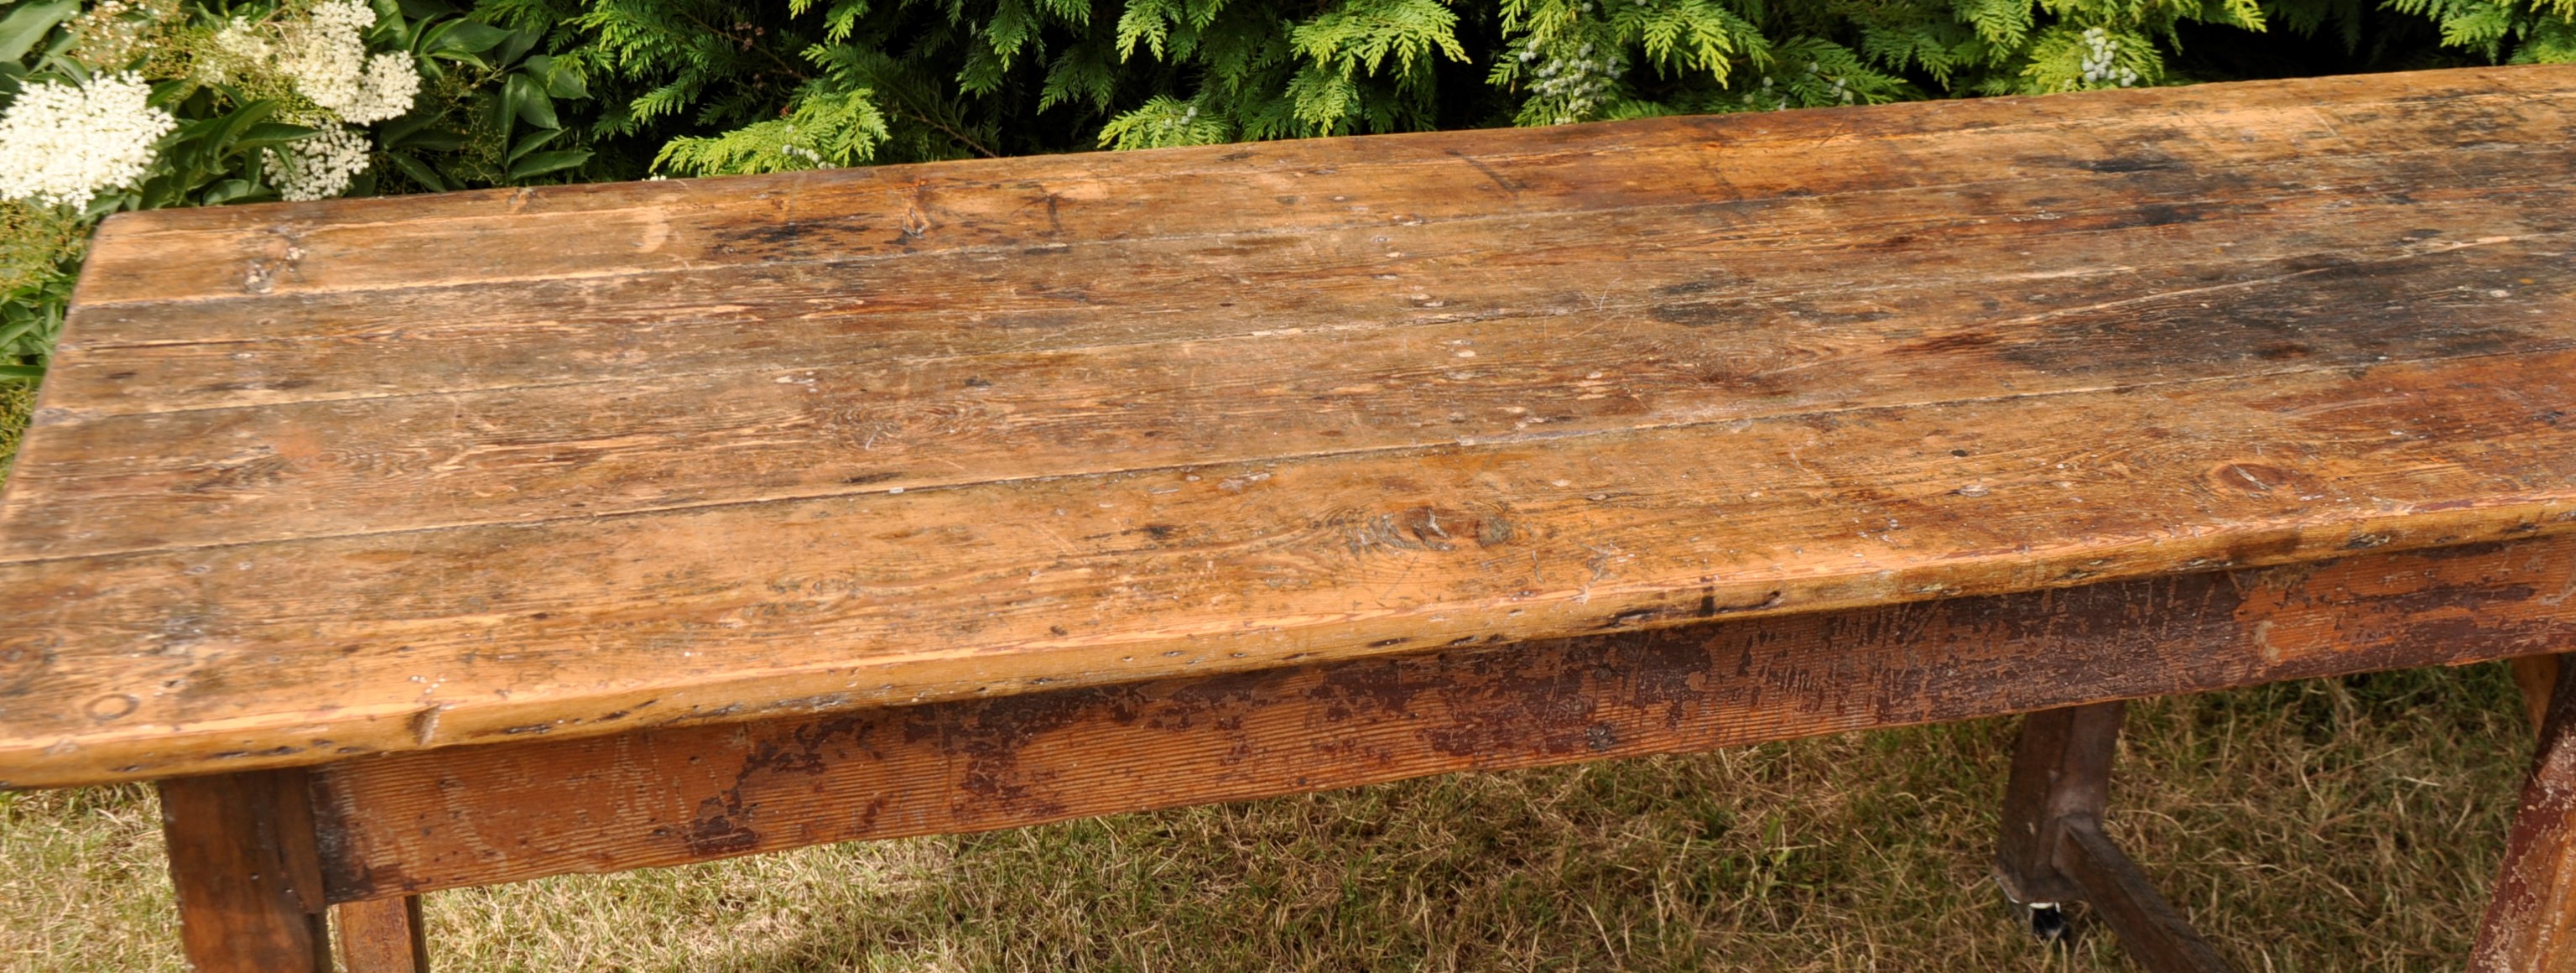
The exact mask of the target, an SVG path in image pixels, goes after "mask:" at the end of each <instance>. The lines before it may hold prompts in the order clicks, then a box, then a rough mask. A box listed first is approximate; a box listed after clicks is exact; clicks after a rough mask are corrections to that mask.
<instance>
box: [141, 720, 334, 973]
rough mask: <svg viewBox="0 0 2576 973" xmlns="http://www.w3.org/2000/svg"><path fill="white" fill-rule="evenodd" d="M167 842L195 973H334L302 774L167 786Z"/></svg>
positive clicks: (189, 780)
mask: <svg viewBox="0 0 2576 973" xmlns="http://www.w3.org/2000/svg"><path fill="white" fill-rule="evenodd" d="M161 833H162V835H163V837H164V838H166V839H167V840H168V842H169V846H170V880H171V884H172V885H173V886H174V887H175V888H176V890H177V892H178V897H179V935H180V940H181V942H182V943H183V944H184V945H185V947H186V949H187V953H188V960H189V962H190V963H192V964H194V965H195V967H196V969H197V970H198V973H236V971H239V973H304V971H312V973H329V971H330V969H331V957H330V935H329V932H328V931H327V930H326V929H325V927H324V926H323V920H322V911H323V905H324V903H323V900H322V866H321V858H320V857H319V853H318V851H317V849H316V847H315V844H314V840H313V807H312V804H311V798H310V796H309V794H308V792H307V790H306V777H305V774H304V772H303V771H300V770H265V771H252V772H248V773H239V774H223V775H219V776H213V777H182V778H176V779H172V780H165V781H162V782H161Z"/></svg>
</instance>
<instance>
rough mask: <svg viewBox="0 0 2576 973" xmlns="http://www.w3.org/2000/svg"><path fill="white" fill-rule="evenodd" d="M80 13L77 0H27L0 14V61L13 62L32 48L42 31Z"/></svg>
mask: <svg viewBox="0 0 2576 973" xmlns="http://www.w3.org/2000/svg"><path fill="white" fill-rule="evenodd" d="M79 12H80V0H54V2H52V3H30V4H24V5H21V6H19V7H18V8H17V9H14V10H11V11H9V15H8V16H5V17H0V61H16V60H17V59H19V58H22V57H25V56H27V52H28V51H30V50H33V49H35V46H36V42H37V41H40V40H43V39H44V37H45V32H46V31H49V30H52V29H54V25H55V24H58V23H61V22H63V21H65V20H68V19H70V18H71V16H72V15H73V14H77V13H79Z"/></svg>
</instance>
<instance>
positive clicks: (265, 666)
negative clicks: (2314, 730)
mask: <svg viewBox="0 0 2576 973" xmlns="http://www.w3.org/2000/svg"><path fill="white" fill-rule="evenodd" d="M2571 123H2576V69H2570V68H2565V67H2518V68H2503V69H2491V70H2467V71H2451V72H2433V73H2421V74H2402V75H2378V76H2369V77H2352V78H2335V79H2325V80H2316V81H2299V82H2285V83H2263V84H2242V85H2212V86H2205V87H2193V88H2180V89H2167V90H2155V91H2105V92H2095V93H2086V94H2073V95H2064V96H2054V97H2048V98H2037V99H1990V100H1976V101H1952V102H1935V103H1921V104H1905V105H1890V106H1884V107H1873V108H1852V109H1841V110H1828V111H1800V112H1783V113H1776V114H1748V115H1734V116H1724V117H1710V118H1672V119H1660V120H1652V121H1643V122H1630V123H1619V124H1606V125H1582V126H1571V127H1565V128H1554V129H1540V130H1517V131H1493V132H1455V133H1440V134H1428V135H1412V136H1390V137H1376V138H1354V139H1322V140H1314V141H1304V142H1288V143H1265V144H1254V145H1237V146H1220V147H1211V148H1205V149H1184V150H1171V151H1157V152H1136V153H1123V154H1115V155H1110V154H1099V155H1074V156H1057V157H1046V158H1029V159H1010V160H998V161H987V162H961V163H948V164H938V165H927V166H902V167H884V168H877V169H864V170H843V171H829V172H813V173H800V174H793V175H782V176H773V177H756V178H739V179H716V180H702V181H671V182H649V183H631V184H623V185H607V186H564V187H548V188H543V189H523V190H517V191H508V192H478V193H460V194H451V195H440V196H423V197H411V198H401V199H380V200H349V201H334V202H323V203H304V204H286V205H269V206H243V207H226V208H217V209H196V210H171V211H163V212H155V213H147V214H130V215H125V216H119V217H116V218H114V219H112V220H110V221H109V222H108V223H107V224H106V225H105V226H104V227H103V228H102V229H101V231H100V234H99V237H98V240H97V243H96V245H95V247H94V250H93V252H92V255H91V257H90V260H89V263H88V265H87V267H86V268H85V270H84V273H83V277H82V280H81V283H80V289H79V295H78V301H77V306H76V308H75V310H74V312H73V316H72V319H71V321H70V323H69V325H68V327H67V329H66V333H65V341H64V343H63V345H62V350H61V355H60V357H59V359H58V363H57V364H56V366H55V368H54V371H53V373H52V375H51V377H50V378H49V379H48V381H47V383H46V385H45V388H44V391H43V396H42V399H41V401H40V402H39V409H38V411H37V414H36V420H35V421H36V425H35V428H34V429H33V430H32V432H31V435H30V437H29V439H28V441H27V444H26V446H25V452H24V454H23V456H22V458H21V459H20V460H19V462H18V466H17V469H16V472H15V474H14V475H13V477H12V478H11V479H10V481H9V483H8V487H7V493H6V495H5V498H0V617H5V618H7V619H8V621H9V625H8V628H7V629H6V630H5V631H0V781H5V786H10V787H21V788H25V787H60V786H72V785H83V784H95V783H102V782H109V781H123V780H146V779H150V780H160V781H162V785H161V786H162V794H163V800H164V806H165V808H166V811H167V815H168V821H169V824H168V833H169V836H170V838H171V860H172V868H173V872H174V876H175V878H176V880H177V882H178V889H179V901H180V905H181V910H182V912H183V914H184V916H185V919H186V930H185V932H186V941H187V945H188V949H189V952H190V955H191V956H192V957H194V958H195V959H196V961H197V963H198V964H199V966H200V968H201V969H209V970H215V969H223V970H231V969H264V970H265V969H289V968H305V967H313V968H319V967H322V966H327V965H328V964H329V959H328V958H327V957H322V956H319V951H320V949H321V945H320V944H321V943H322V942H323V941H324V939H323V938H321V937H320V935H319V930H321V929H322V928H323V927H322V923H323V918H322V917H323V915H324V913H325V907H326V906H327V905H333V904H336V905H337V906H338V907H339V912H340V915H341V920H342V921H343V922H344V923H345V924H346V931H347V933H348V935H347V938H348V939H349V941H350V954H349V956H348V963H349V965H350V966H351V967H352V968H357V969H401V968H406V967H410V966H413V965H415V964H416V963H417V960H418V954H417V948H418V940H417V937H418V929H417V924H418V919H417V916H418V912H417V902H416V900H415V899H412V898H410V897H412V896H417V895H419V894H421V893H425V892H430V891H434V890H438V889H449V888H458V887H463V886H471V885H479V884H488V883H495V882H508V881H517V880H521V879H529V878H535V877H538V876H543V875H550V874H558V873H564V872H586V871H590V872H595V871H609V870H617V869H626V868H634V867H638V866H644V865H666V864H673V863H680V862H690V861H700V860H705V859H709V858H715V857H721V856H727V855H737V854H746V853H751V852H761V851H771V850H777V849H782V848H790V847H795V846H799V845H806V844H811V843H815V842H825V841H842V840H850V839H860V838H882V837H892V836H898V835H919V834H929V833H937V832H954V831H969V830H977V829H989V828H1002V827H1010V826H1015V825H1023V824H1030V823H1035V822H1043V821H1053V820H1059V819H1064V818H1069V817H1076V816H1083V815H1095V814H1105V813H1111V812H1120V811H1132V810H1138V809H1144V808H1155V807H1169V806H1174V805H1180V804H1189V803H1196V802H1205V801H1220V800H1231V799H1237V798H1247V797H1254V796H1259V795H1269V794H1280V793H1286V792H1294V791H1306V790H1315V789H1322V788H1332V787H1344V786H1349V785H1353V784H1360V783H1365V782H1370V781H1383V780H1389V779H1394V778H1400V777H1407V776H1413V775H1419V774H1430V773H1439V772H1446V771H1456V770H1470V769H1492V768H1502V767H1523V766H1531V765H1537V764H1548V763H1558V762H1566V761H1577V760H1588V759H1594V758H1601V757H1612V756H1622V755H1633V754H1645V753H1657V752H1672V751H1685V750H1700V749H1706V748H1712V747H1720V746H1729V745H1735V744H1743V743H1752V742H1757V741H1763V740H1773V739H1780V738H1784V737H1793V736H1799V735H1805V734H1814V733H1824V732H1831V731H1839V730H1850V729H1858V728H1866V727H1879V726H1890V725H1896V724H1904V723H1915V722H1922V721H1931V720H1951V719H1961V718H1967V717H1975V716H1983V715H1990V714H1999V713H2009V712H2016V711H2029V710H2052V709H2054V710H2056V711H2055V712H2052V713H2050V714H2048V715H2047V717H2046V718H2044V719H2041V718H2034V722H2033V723H2032V724H2031V729H2030V731H2029V732H2027V733H2026V734H2025V737H2024V742H2023V750H2022V765H2021V766H2022V772H2021V773H2020V774H2018V775H2017V779H2016V781H2015V783H2014V785H2013V791H2012V795H2011V797H2010V802H2009V803H2008V810H2007V835H2006V836H2005V843H2004V854H2003V856H2002V859H2001V864H2000V866H1999V867H2000V871H2001V875H2002V877H2003V878H2004V879H2005V880H2006V884H2007V885H2008V886H2010V887H2012V888H2013V889H2015V890H2016V891H2017V892H2019V893H2021V897H2022V898H2024V899H2033V898H2039V897H2042V896H2046V897H2072V896H2089V897H2092V898H2093V899H2094V900H2095V903H2096V906H2097V911H2100V912H2103V913H2107V914H2109V915H2110V917H2111V919H2112V920H2113V922H2114V925H2115V927H2116V928H2118V929H2119V931H2120V932H2121V934H2122V936H2123V938H2124V940H2126V941H2128V944H2129V946H2130V948H2131V949H2132V950H2133V951H2137V952H2139V953H2140V954H2141V955H2142V956H2146V957H2147V958H2149V959H2150V961H2151V962H2152V963H2154V964H2157V965H2158V967H2159V968H2176V969H2180V968H2205V967H2206V965H2207V964H2208V963H2214V962H2215V959H2214V957H2211V956H2209V955H2207V953H2208V950H2207V948H2206V947H2205V946H2200V945H2199V944H2198V942H2197V940H2195V939H2193V938H2192V937H2191V935H2190V933H2189V930H2188V929H2187V928H2185V927H2182V926H2181V924H2180V922H2179V920H2178V919H2173V917H2172V915H2171V912H2170V910H2169V909H2166V910H2165V911H2163V912H2158V911H2157V910H2159V909H2163V908H2164V907H2163V905H2162V903H2161V901H2160V900H2156V899H2155V896H2154V893H2153V890H2152V889H2150V888H2147V887H2145V886H2144V885H2143V883H2141V882H2138V881H2136V874H2135V870H2134V869H2133V868H2129V867H2128V866H2127V865H2126V864H2125V860H2124V859H2120V858H2119V855H2118V851H2117V849H2113V848H2111V847H2110V846H2109V845H2108V844H2107V843H2104V842H2101V841H2100V840H2099V837H2098V834H2099V833H2098V831H2094V830H2092V829H2091V828H2090V825H2089V822H2091V821H2093V820H2095V819H2097V818H2098V815H2099V814H2100V813H2101V811H2102V807H2103V800H2104V799H2105V798H2104V783H2103V782H2104V777H2103V769H2104V767H2105V766H2106V765H2107V760H2108V753H2109V750H2108V748H2109V745H2110V740H2111V734H2112V733H2115V732H2116V729H2117V720H2116V713H2117V709H2116V704H2113V705H2111V706H2109V707H2104V706H2098V705H2092V704H2101V703H2104V702H2105V701H2111V700H2117V699H2122V698H2128V697H2138V696H2146V695H2154V694H2161V693H2175V692H2188V691H2195V690H2203V689H2212V688H2218V687H2224V686H2238V685H2245V684H2249V683H2258V682H2264V681H2268V680H2278V679H2290V678H2302V677H2312V676H2326V675H2333V674H2339V673H2351V672H2360V671H2366V670H2375V669H2388V668H2395V667H2407V666H2420V665H2429V664H2458V663H2465V662H2471V661H2476V660H2484V659H2495V658H2504V657H2514V656H2529V655H2534V654H2537V653H2548V652H2554V651H2557V650H2559V649H2561V648H2564V647H2566V646H2567V645H2569V644H2571V643H2570V641H2569V636H2570V635H2571V634H2572V633H2576V604H2569V603H2567V599H2568V598H2569V596H2570V595H2571V594H2576V383H2571V376H2576V261H2571V260H2570V256H2569V253H2568V251H2569V247H2570V244H2571V242H2576V148H2571V141H2570V138H2569V136H2570V135H2571V134H2576V124H2571ZM2570 668H2571V670H2576V667H2570ZM2533 671H2535V672H2537V671H2538V670H2537V669H2534V670H2533ZM2571 697H2576V693H2560V694H2558V696H2557V700H2558V701H2559V702H2561V703H2567V704H2568V708H2576V703H2571V702H2569V700H2570V698H2571ZM2066 707H2076V708H2071V709H2058V708H2066ZM2560 722H2561V723H2566V722H2567V720H2566V719H2565V718H2563V717H2562V719H2561V720H2560ZM2559 739H2561V737H2560V736H2558V735H2552V736H2550V737H2549V740H2550V741H2553V742H2549V743H2547V744H2546V745H2545V746H2544V750H2543V760H2542V763H2541V765H2540V766H2541V770H2542V773H2541V774H2540V777H2539V778H2538V782H2537V783H2536V784H2535V786H2534V789H2533V791H2532V797H2531V799H2530V801H2528V802H2527V803H2526V806H2525V808H2524V813H2523V817H2522V819H2521V822H2520V824H2519V825H2518V826H2517V831H2516V835H2515V838H2514V851H2513V857H2514V863H2513V864H2512V865H2511V866H2509V867H2508V874H2507V876H2506V881H2505V884H2504V885H2503V886H2502V888H2504V890H2505V892H2504V894H2503V895H2501V896H2500V897H2499V899H2498V905H2497V907H2496V909H2495V912H2494V914H2492V915H2491V916H2490V924H2489V928H2488V936H2487V939H2486V945H2485V946H2483V947H2481V948H2482V950H2484V952H2482V953H2481V957H2480V960H2479V962H2480V963H2482V964H2484V968H2488V969H2531V968H2539V967H2543V966H2546V967H2548V968H2552V969H2567V968H2570V966H2576V951H2571V950H2570V949H2569V948H2568V947H2566V946H2565V941H2566V937H2567V936H2568V935H2570V934H2571V933H2570V929H2571V928H2576V919H2571V912H2570V908H2569V906H2568V904H2567V900H2566V899H2565V896H2567V895H2568V894H2569V888H2570V886H2568V885H2567V884H2565V883H2562V882H2560V881H2559V880H2558V878H2557V876H2558V875H2559V874H2561V872H2562V871H2563V870H2565V869H2566V868H2567V867H2568V857H2569V851H2568V849H2569V847H2570V843H2569V840H2568V838H2567V832H2566V831H2565V830H2564V828H2563V821H2562V819H2563V817H2564V816H2565V814H2566V813H2567V812H2568V810H2569V804H2570V803H2571V802H2576V788H2571V787H2570V786H2569V785H2571V784H2576V751H2570V750H2568V749H2566V748H2564V747H2562V746H2560V745H2559V744H2558V743H2556V742H2554V741H2558V740H2559ZM2195 949H2196V950H2198V952H2194V950H2195ZM2194 964H2198V965H2194Z"/></svg>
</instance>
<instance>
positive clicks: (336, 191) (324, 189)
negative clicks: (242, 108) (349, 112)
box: [268, 128, 367, 202]
mask: <svg viewBox="0 0 2576 973" xmlns="http://www.w3.org/2000/svg"><path fill="white" fill-rule="evenodd" d="M365 171H367V133H365V132H361V131H358V130H357V129H354V128H331V129H325V130H323V132H322V134H320V135H316V136H313V137H312V138H309V139H305V140H303V141H300V142H296V143H294V144H291V145H289V146H287V147H286V149H285V151H282V152H270V153H269V154H268V181H269V182H271V183H274V184H276V186H277V195H278V196H279V197H280V198H283V199H287V200H291V201H295V202H303V201H305V200H312V199H329V198H331V197H333V196H337V195H340V194H341V193H343V192H347V191H348V189H349V180H350V179H352V178H355V177H356V176H357V174H359V173H361V172H365Z"/></svg>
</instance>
